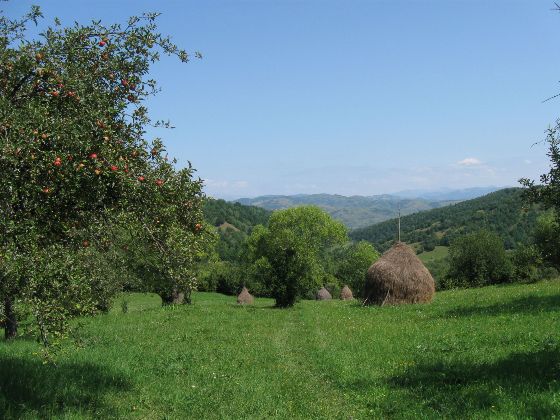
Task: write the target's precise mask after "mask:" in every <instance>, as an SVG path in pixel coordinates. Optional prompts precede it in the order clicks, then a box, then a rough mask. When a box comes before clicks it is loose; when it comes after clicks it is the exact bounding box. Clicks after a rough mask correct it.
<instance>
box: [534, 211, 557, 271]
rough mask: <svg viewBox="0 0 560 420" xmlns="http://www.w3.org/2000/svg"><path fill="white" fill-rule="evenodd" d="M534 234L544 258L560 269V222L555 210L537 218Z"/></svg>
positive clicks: (536, 243)
mask: <svg viewBox="0 0 560 420" xmlns="http://www.w3.org/2000/svg"><path fill="white" fill-rule="evenodd" d="M533 236H534V241H535V245H536V247H537V248H538V249H539V251H540V254H541V256H542V258H543V260H544V261H545V262H546V263H548V264H550V265H551V266H553V267H555V268H556V269H560V224H559V220H558V217H557V216H556V215H555V213H554V211H549V212H547V213H545V214H543V215H541V216H540V217H539V218H538V219H537V226H536V227H535V231H534V232H533Z"/></svg>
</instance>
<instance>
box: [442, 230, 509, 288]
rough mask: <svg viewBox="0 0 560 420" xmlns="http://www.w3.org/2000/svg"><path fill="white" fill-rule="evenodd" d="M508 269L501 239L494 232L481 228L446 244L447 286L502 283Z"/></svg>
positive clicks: (507, 276)
mask: <svg viewBox="0 0 560 420" xmlns="http://www.w3.org/2000/svg"><path fill="white" fill-rule="evenodd" d="M511 272H512V265H511V262H510V260H509V258H508V256H507V254H506V251H505V248H504V243H503V241H502V239H501V238H500V237H499V236H498V235H496V234H495V233H491V232H488V231H485V230H481V231H479V232H476V233H472V234H469V235H465V236H463V237H460V238H458V239H456V240H455V241H453V242H452V243H451V246H450V247H449V273H448V275H447V278H446V286H447V287H451V286H453V287H471V286H485V285H488V284H496V283H504V282H507V281H509V280H510V276H511Z"/></svg>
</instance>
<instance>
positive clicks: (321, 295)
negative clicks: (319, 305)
mask: <svg viewBox="0 0 560 420" xmlns="http://www.w3.org/2000/svg"><path fill="white" fill-rule="evenodd" d="M315 299H317V300H330V299H332V296H331V294H330V293H329V291H328V290H327V289H325V288H324V287H321V288H320V289H319V291H318V292H317V294H316V295H315Z"/></svg>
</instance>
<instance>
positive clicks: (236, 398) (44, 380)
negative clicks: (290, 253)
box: [0, 281, 560, 419]
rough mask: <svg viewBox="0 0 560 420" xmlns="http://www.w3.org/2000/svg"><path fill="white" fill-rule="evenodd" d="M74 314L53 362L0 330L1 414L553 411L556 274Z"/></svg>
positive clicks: (559, 338)
mask: <svg viewBox="0 0 560 420" xmlns="http://www.w3.org/2000/svg"><path fill="white" fill-rule="evenodd" d="M129 299H130V305H129V308H130V310H129V312H128V313H126V314H123V313H121V312H120V305H119V304H118V303H117V304H116V305H115V309H114V310H113V312H112V313H111V314H109V315H105V316H99V317H95V318H90V319H85V320H82V322H83V323H84V326H83V329H82V338H83V340H84V345H85V346H84V347H83V348H79V349H76V348H75V347H73V346H71V345H68V346H67V347H65V351H64V353H63V354H62V355H61V356H60V357H59V358H58V361H57V366H52V365H44V364H42V362H41V360H40V359H39V358H38V357H36V356H33V355H32V353H33V352H34V351H36V350H37V344H36V343H34V342H33V341H32V340H30V339H25V338H23V339H18V340H16V341H15V342H12V343H4V342H2V343H0V418H49V417H53V418H96V417H97V418H100V417H101V418H145V419H159V418H162V419H163V418H169V419H176V418H177V419H179V418H232V419H233V418H236V419H237V418H271V417H275V418H346V419H348V418H442V417H443V418H551V417H553V416H556V417H558V416H560V282H558V281H550V282H542V283H537V284H531V285H514V286H504V287H487V288H482V289H471V290H462V291H449V292H442V293H438V294H437V296H436V299H435V301H434V302H433V303H432V304H430V305H413V306H403V307H384V308H377V307H374V308H363V307H361V306H360V305H358V304H356V303H353V302H339V301H331V302H311V301H303V302H301V303H299V304H298V305H296V307H294V308H292V309H286V310H281V309H274V308H272V301H271V300H269V299H257V301H256V305H255V306H253V307H239V306H237V305H235V303H234V301H235V300H234V298H231V297H227V296H222V295H217V294H210V293H199V294H197V295H196V296H195V303H194V305H192V306H185V307H179V308H161V307H160V306H159V302H158V301H157V299H156V298H155V297H154V296H149V295H133V296H131V297H129Z"/></svg>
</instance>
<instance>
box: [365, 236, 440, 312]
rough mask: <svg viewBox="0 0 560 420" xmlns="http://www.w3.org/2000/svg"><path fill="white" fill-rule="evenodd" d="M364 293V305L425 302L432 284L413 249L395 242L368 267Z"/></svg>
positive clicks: (429, 275)
mask: <svg viewBox="0 0 560 420" xmlns="http://www.w3.org/2000/svg"><path fill="white" fill-rule="evenodd" d="M364 292H365V293H364V294H365V297H366V300H365V301H364V304H366V305H384V304H392V305H395V304H401V303H420V302H429V301H431V300H432V297H433V296H434V293H435V283H434V279H433V278H432V275H431V274H430V272H429V271H428V269H427V268H426V267H424V264H422V261H420V259H419V258H418V257H417V256H416V254H415V252H414V250H413V249H412V248H410V247H409V246H408V245H406V244H404V243H402V242H397V243H396V244H395V245H393V247H392V248H391V249H389V250H388V251H387V252H385V254H383V255H382V256H381V258H379V260H377V262H375V263H374V264H373V265H372V266H371V267H370V268H369V270H368V272H367V276H366V285H365V289H364Z"/></svg>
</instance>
